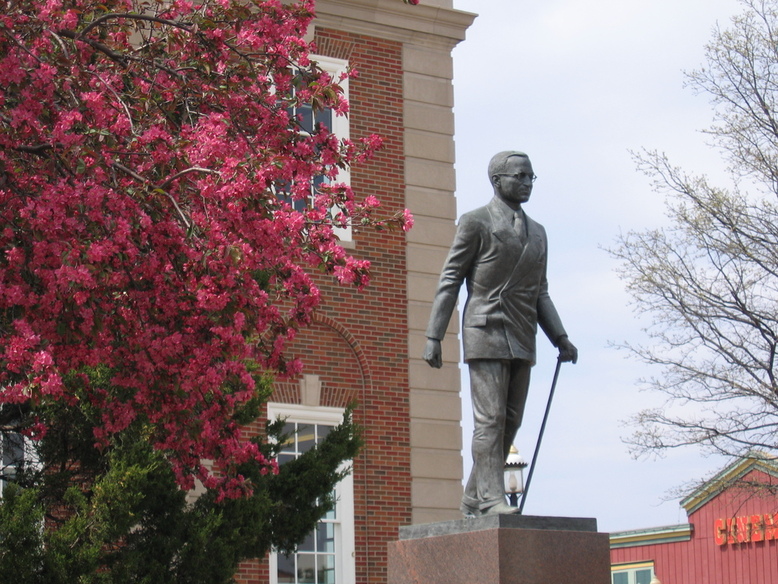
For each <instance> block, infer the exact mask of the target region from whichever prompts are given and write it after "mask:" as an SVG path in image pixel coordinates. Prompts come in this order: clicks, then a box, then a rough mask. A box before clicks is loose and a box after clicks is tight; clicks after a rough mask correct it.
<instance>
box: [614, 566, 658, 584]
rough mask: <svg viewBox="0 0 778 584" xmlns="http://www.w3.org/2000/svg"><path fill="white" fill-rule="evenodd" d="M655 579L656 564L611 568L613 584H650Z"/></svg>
mask: <svg viewBox="0 0 778 584" xmlns="http://www.w3.org/2000/svg"><path fill="white" fill-rule="evenodd" d="M653 577H654V562H641V563H638V564H620V565H616V566H611V581H612V584H650V583H651V579H652V578H653Z"/></svg>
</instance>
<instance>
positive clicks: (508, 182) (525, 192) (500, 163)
mask: <svg viewBox="0 0 778 584" xmlns="http://www.w3.org/2000/svg"><path fill="white" fill-rule="evenodd" d="M489 181H490V182H491V183H492V187H493V188H494V193H495V195H497V196H498V197H500V198H501V199H502V200H503V201H505V202H506V203H508V205H510V206H511V207H513V208H517V207H518V206H519V205H520V204H521V203H526V202H527V201H528V200H529V197H530V195H531V194H532V183H533V182H534V181H535V173H533V172H532V163H531V162H530V160H529V156H527V155H526V154H525V153H524V152H517V151H510V150H509V151H505V152H499V153H497V154H495V155H494V156H492V159H491V160H490V161H489Z"/></svg>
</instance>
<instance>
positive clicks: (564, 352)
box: [557, 336, 578, 363]
mask: <svg viewBox="0 0 778 584" xmlns="http://www.w3.org/2000/svg"><path fill="white" fill-rule="evenodd" d="M557 348H558V349H559V360H560V361H562V362H563V363H566V362H568V361H570V362H572V363H577V362H578V349H576V348H575V345H574V344H573V343H571V342H570V339H568V338H567V336H563V337H561V338H560V339H559V340H558V341H557Z"/></svg>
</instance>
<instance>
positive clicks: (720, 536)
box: [714, 519, 727, 545]
mask: <svg viewBox="0 0 778 584" xmlns="http://www.w3.org/2000/svg"><path fill="white" fill-rule="evenodd" d="M714 530H715V534H714V537H715V539H716V545H726V543H727V522H726V521H724V520H723V519H716V523H715V524H714Z"/></svg>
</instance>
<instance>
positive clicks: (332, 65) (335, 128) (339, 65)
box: [310, 55, 353, 247]
mask: <svg viewBox="0 0 778 584" xmlns="http://www.w3.org/2000/svg"><path fill="white" fill-rule="evenodd" d="M310 60H311V61H312V62H314V63H316V64H317V65H318V66H319V68H320V69H322V70H323V71H325V72H326V73H328V74H329V75H330V76H331V77H332V79H333V80H334V81H336V82H337V81H338V79H339V78H340V76H341V74H343V73H345V72H346V71H347V69H348V61H347V60H345V59H337V58H335V57H325V56H323V55H310ZM348 82H349V80H348V77H346V78H344V79H343V81H340V82H339V85H340V87H341V88H342V89H343V96H344V97H345V98H346V99H348V97H349V91H348ZM331 117H332V127H331V128H330V131H331V132H332V133H333V134H335V136H337V137H338V139H339V140H348V139H349V138H350V123H349V118H348V116H347V115H338V114H336V113H335V112H334V111H333V112H332V116H331ZM336 180H337V182H339V183H345V184H347V185H350V184H351V173H350V172H349V170H348V168H345V169H342V168H341V169H338V177H337V179H336ZM333 232H334V233H335V235H337V236H338V239H340V242H341V243H345V244H347V247H351V244H352V243H353V236H352V228H351V226H349V227H333Z"/></svg>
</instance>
